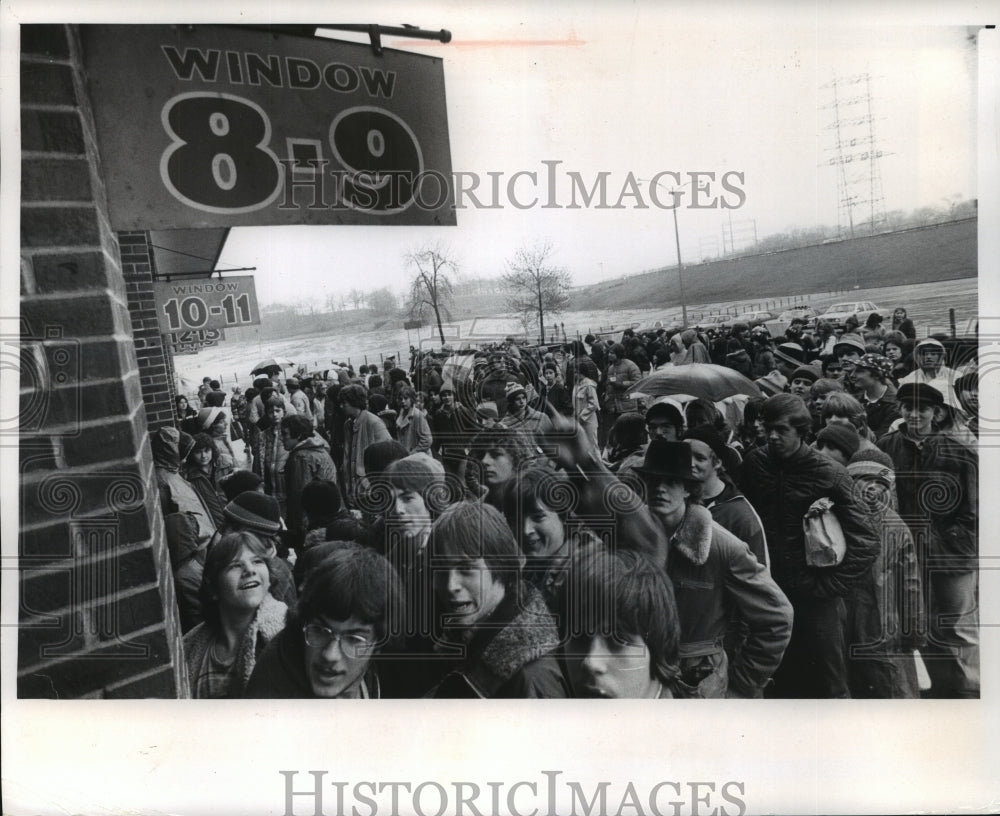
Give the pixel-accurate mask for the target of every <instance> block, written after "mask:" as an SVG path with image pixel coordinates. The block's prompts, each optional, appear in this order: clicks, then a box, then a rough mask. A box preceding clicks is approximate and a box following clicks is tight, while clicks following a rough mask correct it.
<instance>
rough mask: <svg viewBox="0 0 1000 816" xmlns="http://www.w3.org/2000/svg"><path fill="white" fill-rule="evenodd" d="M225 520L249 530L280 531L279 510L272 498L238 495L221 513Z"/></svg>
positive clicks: (274, 499)
mask: <svg viewBox="0 0 1000 816" xmlns="http://www.w3.org/2000/svg"><path fill="white" fill-rule="evenodd" d="M222 512H223V514H224V515H225V517H226V518H227V519H229V520H230V521H235V522H236V523H237V524H241V525H242V526H244V527H246V528H247V529H250V530H255V531H257V532H261V533H276V532H278V531H279V530H280V529H281V508H280V506H279V505H278V500H277V499H276V498H274V497H273V496H268V495H265V494H264V493H257V492H255V491H247V492H246V493H240V495H238V496H237V497H236V498H235V499H233V500H232V501H231V502H229V504H227V505H226V507H225V509H224V510H223V511H222Z"/></svg>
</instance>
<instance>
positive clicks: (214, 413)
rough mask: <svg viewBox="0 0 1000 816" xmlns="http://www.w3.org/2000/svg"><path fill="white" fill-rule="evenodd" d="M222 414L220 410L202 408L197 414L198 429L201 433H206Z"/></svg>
mask: <svg viewBox="0 0 1000 816" xmlns="http://www.w3.org/2000/svg"><path fill="white" fill-rule="evenodd" d="M223 413H224V411H223V410H222V409H221V408H202V409H201V410H200V411H199V412H198V427H199V428H201V429H202V430H203V431H207V430H208V429H209V428H211V427H212V426H213V425H214V424H215V421H216V420H217V419H218V418H219V415H220V414H223Z"/></svg>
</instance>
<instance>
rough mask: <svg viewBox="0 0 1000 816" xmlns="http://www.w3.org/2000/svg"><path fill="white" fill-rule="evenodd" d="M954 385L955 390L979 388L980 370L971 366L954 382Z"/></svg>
mask: <svg viewBox="0 0 1000 816" xmlns="http://www.w3.org/2000/svg"><path fill="white" fill-rule="evenodd" d="M952 387H954V389H955V391H971V390H973V389H974V388H979V371H978V370H977V369H976V368H970V369H969V370H968V371H966V372H965V373H964V374H963V375H962V376H961V377H959V378H958V379H956V380H955V382H954V383H952Z"/></svg>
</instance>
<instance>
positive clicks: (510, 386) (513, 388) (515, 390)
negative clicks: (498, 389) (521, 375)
mask: <svg viewBox="0 0 1000 816" xmlns="http://www.w3.org/2000/svg"><path fill="white" fill-rule="evenodd" d="M526 393H527V391H525V390H524V386H523V385H521V383H519V382H509V383H507V385H506V387H505V388H504V396H505V397H506V398H507V399H510V398H511V397H513V396H514V395H515V394H526Z"/></svg>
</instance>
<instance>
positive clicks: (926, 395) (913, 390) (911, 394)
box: [896, 382, 944, 406]
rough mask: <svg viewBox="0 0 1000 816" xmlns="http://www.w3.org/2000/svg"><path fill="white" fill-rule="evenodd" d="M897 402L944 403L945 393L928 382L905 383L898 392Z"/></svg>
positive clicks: (933, 404) (929, 404) (916, 403)
mask: <svg viewBox="0 0 1000 816" xmlns="http://www.w3.org/2000/svg"><path fill="white" fill-rule="evenodd" d="M896 402H901V403H904V404H907V405H928V406H935V405H944V394H942V393H941V392H940V391H938V390H937V389H936V388H935V387H934V386H933V385H928V384H927V383H913V382H908V383H903V384H902V385H901V386H899V390H898V391H897V392H896Z"/></svg>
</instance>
